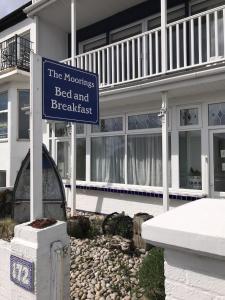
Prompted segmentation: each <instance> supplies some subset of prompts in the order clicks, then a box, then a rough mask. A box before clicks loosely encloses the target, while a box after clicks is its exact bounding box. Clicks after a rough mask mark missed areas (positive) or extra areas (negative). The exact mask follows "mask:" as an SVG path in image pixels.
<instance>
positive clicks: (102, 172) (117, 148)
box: [91, 136, 125, 183]
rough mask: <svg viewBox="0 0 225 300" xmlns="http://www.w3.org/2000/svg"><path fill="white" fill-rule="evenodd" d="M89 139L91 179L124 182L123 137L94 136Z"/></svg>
mask: <svg viewBox="0 0 225 300" xmlns="http://www.w3.org/2000/svg"><path fill="white" fill-rule="evenodd" d="M91 141H92V142H91V180H92V181H98V182H111V183H124V154H125V147H124V137H123V136H112V137H96V138H92V140H91Z"/></svg>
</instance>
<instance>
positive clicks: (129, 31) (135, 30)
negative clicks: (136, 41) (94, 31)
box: [110, 24, 142, 43]
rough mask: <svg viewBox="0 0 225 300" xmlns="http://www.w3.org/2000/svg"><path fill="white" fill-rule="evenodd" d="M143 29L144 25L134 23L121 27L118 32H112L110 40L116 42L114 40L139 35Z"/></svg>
mask: <svg viewBox="0 0 225 300" xmlns="http://www.w3.org/2000/svg"><path fill="white" fill-rule="evenodd" d="M141 31H142V25H141V24H138V25H134V26H131V27H128V28H125V29H121V30H119V31H117V32H114V33H111V34H110V42H111V43H114V42H118V41H121V40H124V39H127V38H129V37H131V36H134V35H137V34H139V33H141Z"/></svg>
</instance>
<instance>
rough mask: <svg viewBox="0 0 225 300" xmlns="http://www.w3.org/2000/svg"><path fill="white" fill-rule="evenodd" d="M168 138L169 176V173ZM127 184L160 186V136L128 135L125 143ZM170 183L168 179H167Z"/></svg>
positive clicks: (158, 134)
mask: <svg viewBox="0 0 225 300" xmlns="http://www.w3.org/2000/svg"><path fill="white" fill-rule="evenodd" d="M170 145H171V142H170V137H169V174H170V173H171V171H170V169H171V165H170V162H171V151H170V149H171V146H170ZM127 173H128V184H135V185H147V186H162V135H161V134H160V133H157V134H150V135H130V136H128V142H127ZM169 182H170V179H169Z"/></svg>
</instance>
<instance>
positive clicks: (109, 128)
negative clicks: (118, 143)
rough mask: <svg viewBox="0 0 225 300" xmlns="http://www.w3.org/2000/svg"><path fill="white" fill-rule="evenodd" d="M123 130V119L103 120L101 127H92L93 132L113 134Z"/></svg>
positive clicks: (100, 123)
mask: <svg viewBox="0 0 225 300" xmlns="http://www.w3.org/2000/svg"><path fill="white" fill-rule="evenodd" d="M122 130H123V118H122V117H118V118H110V119H102V120H100V122H99V125H92V132H113V131H122Z"/></svg>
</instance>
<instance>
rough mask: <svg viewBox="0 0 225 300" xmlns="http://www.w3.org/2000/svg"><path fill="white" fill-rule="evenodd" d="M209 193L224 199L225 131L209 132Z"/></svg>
mask: <svg viewBox="0 0 225 300" xmlns="http://www.w3.org/2000/svg"><path fill="white" fill-rule="evenodd" d="M210 191H211V196H212V197H214V198H219V197H223V198H225V130H224V129H223V130H212V131H210Z"/></svg>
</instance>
